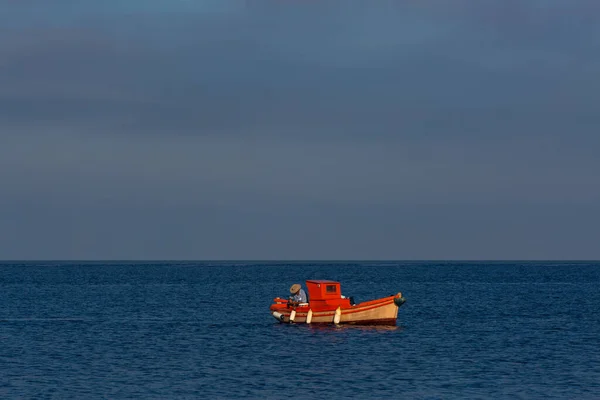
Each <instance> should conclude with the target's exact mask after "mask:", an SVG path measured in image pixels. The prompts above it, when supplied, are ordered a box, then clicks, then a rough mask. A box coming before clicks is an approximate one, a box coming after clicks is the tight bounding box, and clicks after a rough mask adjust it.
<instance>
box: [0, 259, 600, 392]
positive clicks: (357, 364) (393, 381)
mask: <svg viewBox="0 0 600 400" xmlns="http://www.w3.org/2000/svg"><path fill="white" fill-rule="evenodd" d="M311 278H312V279H333V280H339V281H341V282H342V291H343V293H344V294H345V295H347V296H354V297H355V299H356V300H357V301H364V300H369V299H373V298H377V297H382V296H386V295H389V294H392V293H396V292H398V291H401V292H402V293H403V294H404V296H405V297H406V299H407V303H406V304H405V305H404V306H403V307H402V308H401V309H400V310H399V319H398V324H397V327H392V328H364V327H362V328H361V327H346V328H344V327H342V328H335V327H333V326H332V327H319V328H317V327H310V326H306V325H295V326H294V325H283V324H279V323H278V322H277V321H275V319H273V317H271V316H270V314H269V312H268V307H269V305H270V303H271V301H272V299H273V298H274V297H275V296H279V295H281V296H286V295H287V291H288V288H289V286H290V285H291V284H292V283H294V282H300V281H302V282H303V281H304V280H305V279H311ZM292 395H298V396H299V397H302V398H329V397H331V398H382V399H383V398H386V399H389V398H400V397H404V398H444V399H448V398H528V399H531V398H563V399H573V398H578V399H581V398H590V399H591V398H600V263H558V262H554V263H536V262H530V263H464V262H448V263H440V262H432V263H427V262H419V263H410V262H386V263H368V262H365V263H316V262H314V263H280V264H275V263H272V264H262V263H192V262H190V263H60V262H48V263H3V264H0V398H57V399H66V398H78V399H81V398H86V399H87V398H111V399H113V398H143V399H148V398H211V399H214V398H274V399H280V398H287V397H290V396H292Z"/></svg>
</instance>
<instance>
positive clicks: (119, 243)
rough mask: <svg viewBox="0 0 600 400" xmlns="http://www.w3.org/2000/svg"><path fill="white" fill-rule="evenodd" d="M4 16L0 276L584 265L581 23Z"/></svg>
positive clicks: (507, 18) (81, 11)
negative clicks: (271, 261)
mask: <svg viewBox="0 0 600 400" xmlns="http://www.w3.org/2000/svg"><path fill="white" fill-rule="evenodd" d="M9 4H10V5H9V10H10V13H9V14H10V15H11V16H12V18H11V17H10V16H7V15H9V14H7V13H4V14H3V16H0V25H1V26H4V28H3V29H2V30H0V184H2V186H3V187H4V188H5V192H6V194H5V195H4V196H2V198H1V199H0V228H1V229H0V231H2V232H3V235H4V239H5V240H4V241H3V242H4V243H5V245H3V246H0V257H6V258H38V257H39V258H46V257H48V258H88V257H91V258H131V257H133V258H206V257H208V258H244V257H247V258H265V257H267V258H270V257H275V258H277V257H283V258H289V257H292V258H294V257H296V258H331V257H333V258H487V257H489V258H593V257H598V253H597V250H595V246H594V245H593V244H592V242H593V241H592V240H590V237H591V238H595V239H600V236H599V234H598V232H597V230H595V229H594V228H593V224H591V221H598V218H599V210H598V208H597V207H596V206H595V204H597V203H598V200H600V190H599V189H598V185H596V184H595V183H594V182H595V180H596V179H595V174H596V172H595V171H597V170H599V167H600V165H599V162H598V158H597V156H596V154H595V151H594V149H597V148H598V145H600V141H599V139H598V135H597V132H598V131H599V128H600V117H599V116H600V113H599V112H598V111H600V110H598V104H600V102H599V101H598V100H600V99H599V98H598V93H600V91H599V89H600V87H599V83H598V82H600V81H599V80H598V79H597V71H599V70H600V68H599V67H600V56H599V54H600V53H598V52H597V51H596V49H597V48H598V45H599V44H600V43H599V42H600V28H598V26H597V24H596V23H595V21H594V20H593V15H594V12H595V11H597V6H596V4H595V2H586V1H572V2H569V3H566V2H559V1H552V2H549V1H545V2H527V3H523V2H515V1H503V2H498V1H481V2H477V3H474V2H466V1H465V2H463V1H458V2H452V3H449V2H441V1H439V2H436V1H429V2H391V1H390V2H380V3H377V4H375V3H373V4H371V3H368V4H367V3H362V2H361V3H352V2H346V3H343V4H342V3H339V2H319V3H288V2H286V3H281V2H266V3H249V2H248V3H242V2H240V3H233V2H232V3H227V4H226V3H223V2H208V3H203V4H202V5H201V4H196V3H193V2H171V3H166V2H164V3H161V2H153V3H152V4H150V5H146V4H144V5H143V6H142V5H141V3H139V2H124V3H122V4H120V5H117V4H116V3H112V2H108V3H102V4H100V3H98V2H95V3H92V2H77V3H74V2H69V1H61V2H55V3H53V4H54V6H53V7H54V9H53V10H52V12H49V11H48V10H44V8H45V6H44V5H43V2H39V1H30V2H25V3H23V2H11V3H9ZM46 7H47V6H46ZM45 11H48V12H45ZM61 221H62V222H61ZM161 227H162V228H161ZM576 231H579V232H576ZM476 232H479V234H477V233H476ZM567 232H569V234H567ZM565 238H568V240H565ZM561 243H564V247H561V245H560V244H561ZM274 247H276V248H277V249H278V250H277V251H275V250H273V248H274Z"/></svg>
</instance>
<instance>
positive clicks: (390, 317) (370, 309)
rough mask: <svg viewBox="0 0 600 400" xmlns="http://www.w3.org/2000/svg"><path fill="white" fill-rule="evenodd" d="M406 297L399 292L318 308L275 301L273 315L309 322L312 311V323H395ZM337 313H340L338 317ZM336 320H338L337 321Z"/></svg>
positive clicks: (299, 321) (282, 318)
mask: <svg viewBox="0 0 600 400" xmlns="http://www.w3.org/2000/svg"><path fill="white" fill-rule="evenodd" d="M398 299H402V301H401V302H400V301H398ZM403 299H404V298H402V297H401V294H400V293H399V294H398V295H396V296H389V297H384V298H382V299H377V300H372V301H368V302H364V303H359V304H356V305H353V306H347V307H341V306H338V307H335V308H334V307H329V308H328V309H324V310H318V309H315V308H314V307H311V304H306V305H301V306H297V307H295V308H293V307H288V306H287V305H286V304H282V303H277V302H276V303H275V304H273V305H272V306H271V312H272V314H273V316H274V317H275V318H276V319H277V320H278V321H280V322H283V323H290V322H293V323H298V324H304V323H306V322H307V316H308V314H309V311H312V318H311V319H310V324H331V323H339V324H354V325H395V324H396V319H397V316H398V308H399V306H398V304H400V305H401V304H402V303H403V302H404V301H403ZM294 310H295V311H296V313H295V316H294V319H293V321H290V316H291V315H292V311H294ZM336 313H337V314H338V316H337V318H336ZM336 320H338V321H337V322H336Z"/></svg>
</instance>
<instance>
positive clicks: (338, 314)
mask: <svg viewBox="0 0 600 400" xmlns="http://www.w3.org/2000/svg"><path fill="white" fill-rule="evenodd" d="M340 319H342V309H341V308H340V307H339V306H338V308H336V310H335V315H334V316H333V323H334V324H339V323H340Z"/></svg>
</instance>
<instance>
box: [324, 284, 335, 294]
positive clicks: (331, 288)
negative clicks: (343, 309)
mask: <svg viewBox="0 0 600 400" xmlns="http://www.w3.org/2000/svg"><path fill="white" fill-rule="evenodd" d="M325 291H326V292H327V293H335V292H336V289H335V285H327V286H326V288H325Z"/></svg>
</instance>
